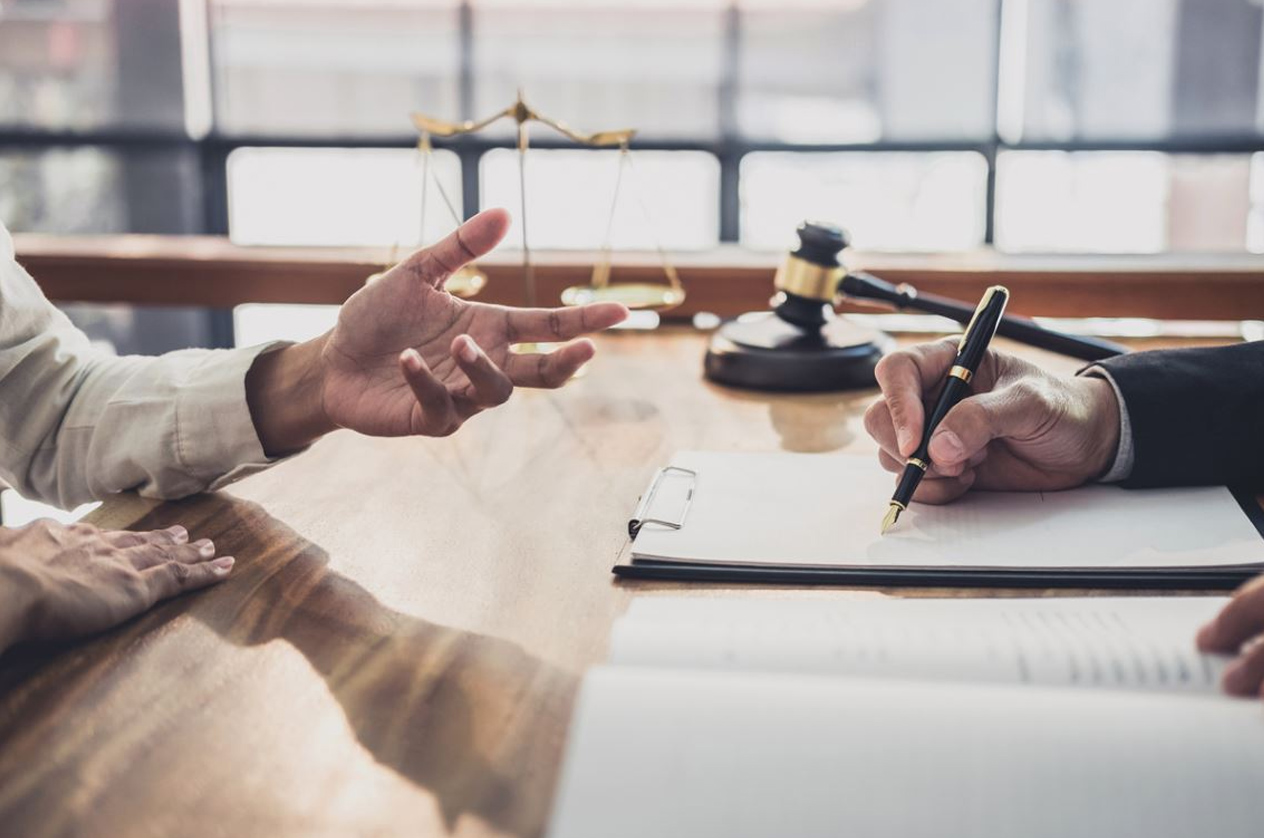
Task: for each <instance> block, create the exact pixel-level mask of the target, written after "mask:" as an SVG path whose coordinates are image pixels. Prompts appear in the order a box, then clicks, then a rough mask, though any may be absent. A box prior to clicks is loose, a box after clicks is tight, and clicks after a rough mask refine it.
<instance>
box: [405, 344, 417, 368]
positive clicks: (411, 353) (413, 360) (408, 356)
mask: <svg viewBox="0 0 1264 838" xmlns="http://www.w3.org/2000/svg"><path fill="white" fill-rule="evenodd" d="M404 363H405V364H406V365H407V366H408V368H409V369H410V370H412V371H413V372H421V355H420V354H418V352H417V350H416V349H405V350H404Z"/></svg>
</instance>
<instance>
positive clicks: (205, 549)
mask: <svg viewBox="0 0 1264 838" xmlns="http://www.w3.org/2000/svg"><path fill="white" fill-rule="evenodd" d="M193 546H194V547H196V548H198V553H199V554H200V555H202V556H204V557H206V558H208V559H209V558H210V557H211V556H214V555H215V543H214V542H213V541H211V540H210V539H209V538H200V539H198V540H197V541H195V542H193Z"/></svg>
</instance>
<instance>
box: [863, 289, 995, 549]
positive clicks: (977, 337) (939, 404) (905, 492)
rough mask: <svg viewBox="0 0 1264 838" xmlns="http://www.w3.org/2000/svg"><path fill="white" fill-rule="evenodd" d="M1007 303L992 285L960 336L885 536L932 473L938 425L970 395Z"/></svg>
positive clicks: (888, 517)
mask: <svg viewBox="0 0 1264 838" xmlns="http://www.w3.org/2000/svg"><path fill="white" fill-rule="evenodd" d="M1007 302H1009V290H1008V289H1006V288H1005V286H1003V285H993V286H992V287H991V288H989V289H988V290H987V291H985V292H984V293H983V299H981V300H979V305H978V307H977V308H976V309H975V310H974V317H972V318H971V319H970V323H969V324H968V325H967V326H966V331H965V334H963V335H962V336H961V342H960V343H959V344H958V345H957V357H956V358H955V359H954V363H953V365H952V368H951V369H949V370H948V377H947V378H946V379H945V381H944V388H943V389H942V390H941V391H940V392H939V398H938V399H936V400H935V408H934V409H933V410H932V411H931V414H930V416H929V418H927V420H926V427H925V430H923V432H922V441H921V444H920V445H918V446H917V449H916V450H915V451H914V452H913V455H912V456H911V457H909V458H908V462H907V463H905V466H904V473H903V474H902V475H901V476H900V482H899V484H898V485H897V486H896V489H895V494H894V495H892V496H891V504H890V506H889V507H888V508H887V514H886V517H885V518H883V519H882V532H884V533H885V532H886V531H887V530H889V529H891V527H892V526H894V525H895V522H896V521H897V520H899V518H900V513H901V512H903V511H904V510H905V509H908V505H909V504H910V503H912V501H913V493H914V492H915V491H917V484H919V483H921V482H922V478H923V477H925V476H926V472H927V471H928V470H929V469H930V440H931V436H933V435H934V433H935V429H936V428H938V427H939V423H940V422H942V421H943V419H944V417H945V416H947V415H948V411H950V410H952V409H953V408H954V407H956V405H957V402H959V401H961V400H962V399H964V398H965V397H966V396H967V395H969V394H970V380H971V379H972V378H974V374H975V372H976V371H977V370H978V369H979V365H980V364H981V363H982V362H983V356H984V354H985V353H986V352H987V348H988V344H990V343H991V342H992V336H993V335H995V334H996V327H997V326H998V325H999V324H1000V322H1001V315H1002V314H1004V313H1005V304H1006V303H1007Z"/></svg>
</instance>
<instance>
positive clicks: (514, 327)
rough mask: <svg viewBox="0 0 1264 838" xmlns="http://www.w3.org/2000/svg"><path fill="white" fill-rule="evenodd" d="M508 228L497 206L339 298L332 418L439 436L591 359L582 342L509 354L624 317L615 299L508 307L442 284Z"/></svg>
mask: <svg viewBox="0 0 1264 838" xmlns="http://www.w3.org/2000/svg"><path fill="white" fill-rule="evenodd" d="M508 226H509V216H508V214H507V213H505V212H504V211H503V210H489V211H487V212H483V213H480V214H479V215H477V216H475V217H474V218H472V219H470V220H469V221H467V222H466V223H465V224H464V225H462V226H461V227H460V228H459V229H458V230H456V232H454V233H453V234H452V235H450V236H448V237H447V238H446V239H444V240H443V241H441V242H439V243H438V244H437V245H435V246H433V247H431V248H428V249H425V250H420V251H418V252H416V253H414V254H413V255H412V256H411V257H409V258H408V259H407V260H405V261H404V262H402V263H400V264H399V265H396V266H395V267H394V268H392V269H391V270H390V271H388V272H387V273H386V274H385V275H383V276H382V277H381V278H379V279H377V280H376V281H374V282H371V283H369V284H368V285H366V286H365V287H364V288H362V289H360V290H359V291H357V292H356V293H355V294H354V295H352V297H351V298H350V299H348V300H347V302H346V303H345V304H344V305H343V307H342V312H341V313H340V314H339V317H338V325H337V326H335V327H334V330H333V331H332V332H331V333H330V334H329V336H328V339H327V341H326V342H325V346H324V350H323V352H322V353H321V361H322V366H323V368H324V375H323V403H324V409H325V412H326V414H327V415H328V417H329V419H330V420H332V421H333V422H334V423H335V424H337V425H341V426H342V427H345V428H352V429H353V430H357V431H360V432H361V433H365V434H371V435H374V436H403V435H407V434H425V435H429V436H443V435H446V434H450V433H452V432H453V431H455V430H456V429H457V428H458V427H460V425H461V423H462V422H464V421H465V420H466V419H468V418H469V417H471V416H473V415H474V414H475V413H478V412H479V411H480V410H483V409H484V408H487V407H493V406H495V405H498V404H501V403H502V402H504V401H505V400H506V399H508V398H509V395H510V393H512V392H513V388H514V387H515V386H520V387H559V386H561V385H562V384H563V383H565V382H566V380H567V379H569V378H570V377H571V376H572V375H574V374H575V372H576V370H578V369H579V367H581V366H582V365H583V364H584V363H585V362H587V361H588V360H589V359H590V358H591V357H592V355H593V345H592V343H591V342H590V341H588V340H578V341H574V342H572V343H568V344H566V345H565V346H562V347H561V348H559V349H557V350H556V351H554V352H551V353H548V354H517V353H515V352H513V351H511V346H512V345H513V344H515V343H528V342H535V341H568V340H572V339H573V338H577V337H579V336H580V335H584V334H587V333H589V332H596V331H600V330H602V329H606V328H609V327H610V326H613V325H614V324H616V323H618V322H620V321H621V320H623V319H624V318H625V317H626V316H627V309H625V308H624V307H623V306H621V305H618V304H616V303H596V304H593V305H588V306H583V307H580V308H570V309H515V308H507V307H504V306H495V305H487V304H485V303H477V302H469V301H466V300H462V299H459V298H457V297H453V296H452V295H451V294H448V293H447V292H446V291H444V290H443V283H444V281H445V280H446V279H447V278H448V277H449V276H450V275H451V274H452V272H453V271H455V270H457V269H458V268H460V267H461V266H462V265H464V264H465V263H466V262H469V261H471V260H472V259H476V258H478V257H479V256H482V255H483V254H484V253H486V252H488V251H489V250H491V249H492V248H493V247H494V246H495V245H496V244H497V243H498V242H499V241H500V240H501V238H503V237H504V235H505V231H506V230H507V229H508Z"/></svg>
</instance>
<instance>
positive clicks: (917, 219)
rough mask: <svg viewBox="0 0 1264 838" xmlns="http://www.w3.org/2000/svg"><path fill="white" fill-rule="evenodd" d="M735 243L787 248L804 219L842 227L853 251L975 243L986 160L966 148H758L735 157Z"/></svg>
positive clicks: (982, 215)
mask: <svg viewBox="0 0 1264 838" xmlns="http://www.w3.org/2000/svg"><path fill="white" fill-rule="evenodd" d="M741 178H742V180H741V183H742V187H741V188H742V243H743V244H744V245H746V246H748V247H754V248H763V249H777V250H781V249H784V248H786V247H792V246H794V243H795V235H794V231H795V228H796V227H798V225H799V224H800V223H801V222H803V220H804V219H808V218H817V219H822V220H826V221H832V222H834V223H836V224H839V225H841V226H843V227H844V228H846V229H847V230H848V231H849V232H850V233H851V236H852V242H853V244H854V245H855V247H856V248H857V249H860V250H928V251H934V250H964V249H969V248H972V247H977V246H979V245H980V244H982V243H983V233H984V218H985V205H986V200H987V198H986V191H987V164H986V162H985V161H984V159H983V157H982V155H979V154H975V153H973V152H944V153H932V154H922V153H911V152H890V153H869V152H840V153H807V152H798V153H795V152H760V153H755V154H749V155H747V156H746V157H745V158H744V159H743V160H742V174H741Z"/></svg>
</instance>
